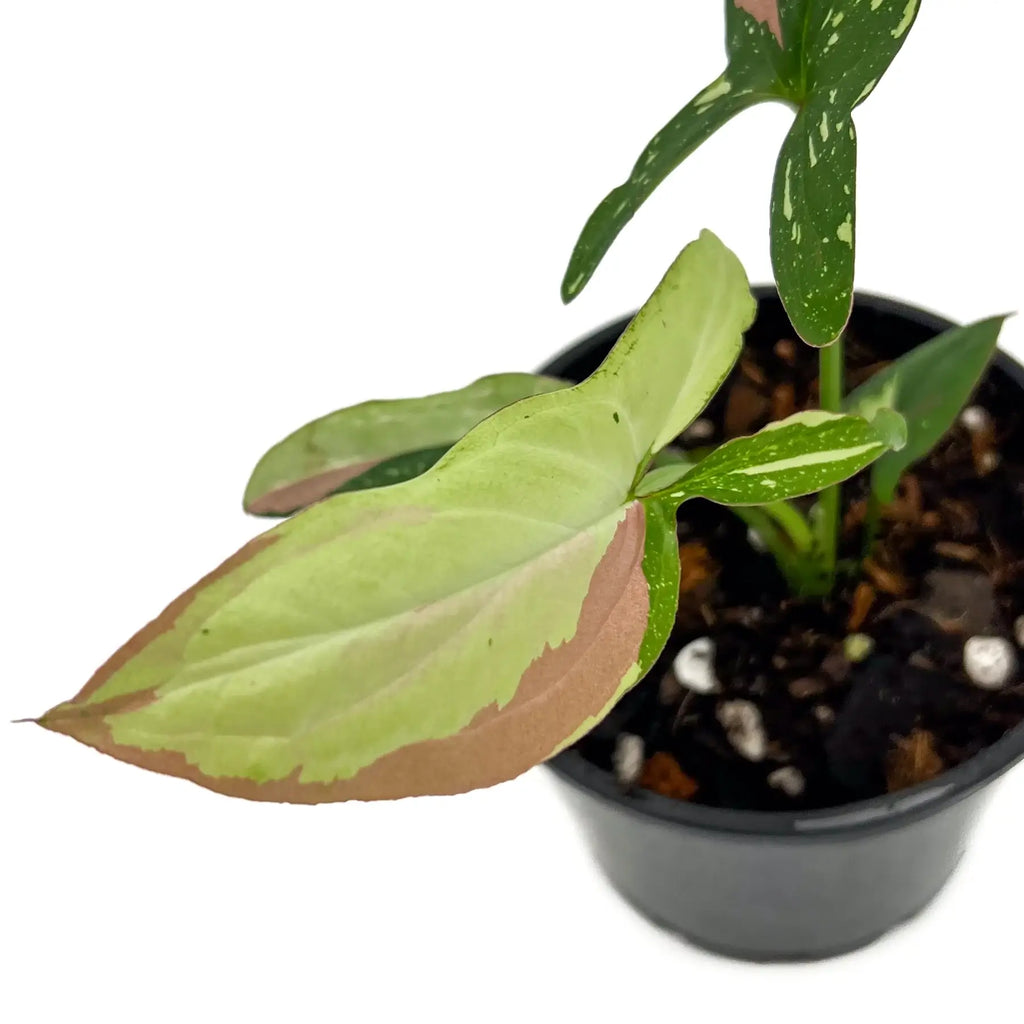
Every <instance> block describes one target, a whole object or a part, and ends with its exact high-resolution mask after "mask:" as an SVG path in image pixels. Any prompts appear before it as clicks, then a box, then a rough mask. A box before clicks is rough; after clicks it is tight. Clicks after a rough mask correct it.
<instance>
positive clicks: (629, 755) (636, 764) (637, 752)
mask: <svg viewBox="0 0 1024 1024" xmlns="http://www.w3.org/2000/svg"><path fill="white" fill-rule="evenodd" d="M612 768H613V769H614V771H615V778H616V779H617V780H618V781H619V782H620V783H621V784H622V785H623V786H632V785H633V783H634V782H636V780H637V779H639V778H640V773H641V772H642V771H643V770H644V741H643V737H641V736H636V735H634V734H633V733H631V732H620V733H619V735H618V736H616V738H615V750H614V752H613V753H612Z"/></svg>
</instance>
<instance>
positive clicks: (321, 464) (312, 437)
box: [243, 373, 565, 516]
mask: <svg viewBox="0 0 1024 1024" xmlns="http://www.w3.org/2000/svg"><path fill="white" fill-rule="evenodd" d="M564 386H565V382H564V381H559V380H555V379H554V378H552V377H542V376H538V375H536V374H532V373H499V374H494V375H492V376H489V377H481V378H480V380H478V381H475V382H474V383H472V384H470V385H468V386H467V387H464V388H461V389H459V390H458V391H445V392H443V393H441V394H438V395H429V396H427V397H425V398H401V399H395V400H385V401H373V402H362V403H361V404H359V405H354V406H351V407H350V408H347V409H339V410H338V411H337V412H332V413H329V414H328V415H326V416H321V417H320V418H319V419H315V420H313V421H312V422H311V423H307V424H306V425H305V426H304V427H300V428H299V429H298V430H296V431H295V432H294V433H292V434H289V435H288V437H286V438H285V439H284V440H283V441H281V442H279V443H278V444H276V445H274V447H273V448H271V449H270V450H269V451H268V452H267V453H266V455H264V456H263V458H261V459H260V461H259V462H258V463H257V465H256V468H255V469H254V470H253V472H252V476H251V477H250V479H249V483H248V484H247V486H246V488H245V498H244V500H243V504H244V506H245V510H246V511H247V512H251V513H253V514H254V515H263V516H285V515H290V514H291V513H292V512H295V511H297V510H298V509H300V508H304V507H305V506H306V505H310V504H312V503H313V502H314V501H320V500H321V499H322V498H325V497H326V496H327V495H328V494H333V493H334V492H335V491H337V490H339V489H341V488H343V487H344V486H345V485H346V484H347V483H349V482H350V481H354V480H355V479H356V478H357V477H361V478H362V482H361V484H360V485H359V486H360V487H367V486H374V487H381V486H384V485H385V484H387V483H397V482H399V480H401V479H408V476H404V477H403V476H402V475H401V474H402V473H411V475H417V473H421V472H423V471H424V470H425V469H427V468H428V465H429V464H428V463H427V462H426V456H425V455H424V454H423V453H424V452H429V450H430V449H435V450H436V449H438V448H442V447H444V448H448V447H451V445H453V444H454V443H455V442H456V441H458V440H459V438H460V437H462V436H463V435H464V434H465V433H466V432H467V431H468V430H469V429H470V428H471V427H475V426H476V425H477V424H478V423H479V422H480V421H481V420H483V419H485V418H486V417H488V416H490V415H491V414H492V413H495V412H497V411H498V410H499V409H502V408H504V407H505V406H506V405H511V404H512V403H513V402H518V401H519V400H520V399H522V398H529V397H530V396H532V395H542V394H545V393H547V392H549V391H554V390H556V389H558V388H561V387H564ZM404 456H409V458H407V459H403V457H404ZM396 459H397V460H398V461H391V460H396ZM385 461H389V462H390V466H389V467H387V468H385V469H383V470H382V472H380V473H377V474H375V475H374V476H373V477H369V478H368V477H366V475H365V474H367V473H368V472H369V471H370V470H372V469H374V468H375V467H379V465H380V463H382V462H385ZM434 461H436V459H435V460H434ZM416 466H421V467H422V468H420V469H419V470H417V473H412V470H413V469H415V467H416ZM368 480H374V481H378V482H374V483H372V484H370V483H368Z"/></svg>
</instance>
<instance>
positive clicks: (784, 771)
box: [768, 764, 807, 796]
mask: <svg viewBox="0 0 1024 1024" xmlns="http://www.w3.org/2000/svg"><path fill="white" fill-rule="evenodd" d="M806 784H807V783H806V782H805V780H804V776H803V772H801V771H800V769H799V768H794V767H793V765H791V764H787V765H784V766H783V767H782V768H776V769H775V771H773V772H769V773H768V785H769V786H771V787H772V789H781V790H782V792H783V793H785V794H786V796H800V795H801V794H802V793H803V791H804V786H805V785H806Z"/></svg>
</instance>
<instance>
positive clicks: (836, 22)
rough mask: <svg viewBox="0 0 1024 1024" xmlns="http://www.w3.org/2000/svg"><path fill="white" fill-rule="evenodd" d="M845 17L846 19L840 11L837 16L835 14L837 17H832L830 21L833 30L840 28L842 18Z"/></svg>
mask: <svg viewBox="0 0 1024 1024" xmlns="http://www.w3.org/2000/svg"><path fill="white" fill-rule="evenodd" d="M845 17H846V15H845V14H843V12H842V11H840V12H839V13H838V14H837V15H836V16H835V17H834V18H833V19H832V27H833V28H839V26H840V25H842V23H843V18H845Z"/></svg>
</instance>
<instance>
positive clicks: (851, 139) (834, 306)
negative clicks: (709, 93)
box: [771, 0, 918, 346]
mask: <svg viewBox="0 0 1024 1024" xmlns="http://www.w3.org/2000/svg"><path fill="white" fill-rule="evenodd" d="M917 7H918V0H789V2H787V0H780V8H781V9H782V10H783V19H784V23H785V22H786V21H787V19H789V20H790V22H791V23H792V24H793V30H792V32H791V35H792V38H791V39H787V48H792V49H793V50H794V52H795V54H796V55H797V57H798V59H799V62H800V69H801V70H800V81H801V86H800V88H799V90H797V91H796V92H795V93H794V99H795V101H796V102H797V103H798V105H799V109H798V111H797V117H796V121H795V122H794V123H793V127H792V129H791V130H790V132H789V134H788V135H787V136H786V141H785V142H784V143H783V147H782V151H781V152H780V154H779V159H778V163H777V164H776V169H775V181H774V184H773V186H772V207H771V250H772V267H773V268H774V271H775V280H776V283H777V285H778V288H779V294H780V296H781V298H782V302H783V304H784V305H785V307H786V312H787V313H788V314H789V318H790V320H791V321H792V322H793V326H794V328H795V329H796V331H797V333H799V335H800V336H801V337H802V338H803V339H804V341H806V342H808V343H809V344H811V345H816V346H822V345H829V344H831V343H832V342H833V341H835V340H836V338H838V337H839V335H840V334H841V333H842V331H843V328H844V327H845V326H846V322H847V320H848V319H849V317H850V309H851V308H852V305H853V278H854V247H855V231H856V198H855V196H856V178H857V132H856V128H855V127H854V124H853V110H854V108H855V107H856V106H857V105H858V104H860V103H862V102H863V101H864V100H865V99H866V98H867V97H868V96H869V95H870V94H871V92H872V90H873V89H874V88H875V86H876V85H877V84H878V81H879V79H880V78H881V77H882V75H883V74H884V73H885V71H886V69H887V68H888V67H889V65H890V64H891V63H892V60H893V58H894V57H895V56H896V54H897V53H898V52H899V49H900V47H901V46H902V45H903V42H904V40H905V39H906V36H907V32H908V31H909V30H910V27H911V25H912V24H913V22H914V18H915V17H916V15H917ZM798 25H800V26H802V27H801V28H800V29H798V28H797V26H798ZM783 31H784V34H785V32H786V30H785V28H784V30H783ZM798 32H799V35H798Z"/></svg>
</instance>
